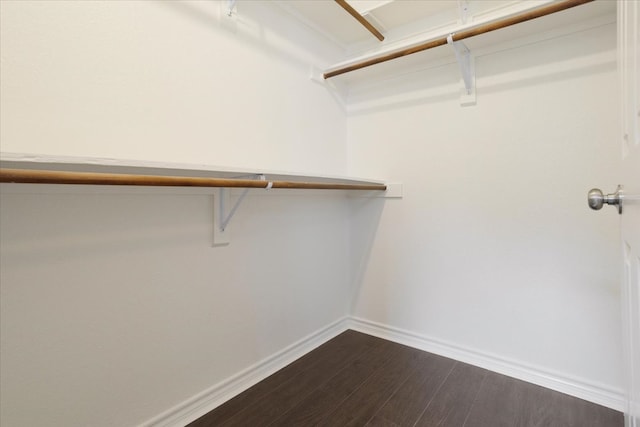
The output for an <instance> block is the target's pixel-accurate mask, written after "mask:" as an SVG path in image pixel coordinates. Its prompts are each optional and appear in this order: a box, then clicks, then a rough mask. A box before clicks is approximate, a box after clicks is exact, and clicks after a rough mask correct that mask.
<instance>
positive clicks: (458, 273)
mask: <svg viewBox="0 0 640 427" xmlns="http://www.w3.org/2000/svg"><path fill="white" fill-rule="evenodd" d="M497 50H498V52H496V53H493V54H487V55H484V56H481V57H479V58H477V60H476V69H477V87H478V89H477V105H476V106H473V107H461V106H460V105H459V98H458V93H459V89H460V83H459V73H458V70H457V65H455V64H450V65H445V66H441V67H437V68H433V69H430V70H425V71H422V72H419V73H415V74H410V75H403V76H402V77H401V78H400V79H397V80H396V81H393V80H387V81H384V84H383V85H380V86H370V87H367V88H360V89H356V90H354V91H353V93H352V96H351V99H350V105H351V108H352V113H351V115H350V117H349V121H348V134H349V137H348V146H349V149H348V150H349V167H350V169H349V172H350V173H352V174H355V175H359V174H360V175H371V176H379V177H381V178H387V179H389V180H391V181H400V182H403V184H404V198H403V199H402V200H399V201H388V202H387V203H386V204H385V206H384V209H383V211H382V213H379V212H372V211H368V210H366V209H361V208H357V209H354V210H353V213H354V216H353V217H352V229H353V230H354V236H355V237H356V241H357V239H371V237H370V236H367V233H366V232H364V231H362V228H363V227H365V228H366V227H368V225H367V224H368V223H370V221H372V217H376V216H378V215H379V216H380V224H379V227H378V228H377V234H376V237H375V239H374V241H373V244H372V247H371V249H370V251H369V252H366V251H365V252H362V253H358V252H357V251H356V252H355V254H354V256H356V257H358V259H359V261H358V262H355V264H354V265H355V266H356V268H359V269H360V271H359V272H358V273H357V274H356V275H355V276H356V278H358V277H360V278H361V280H360V282H359V283H356V287H357V289H356V293H355V295H354V301H353V314H354V316H356V317H358V318H362V319H365V320H368V321H371V322H378V323H381V324H384V325H388V326H391V327H394V328H400V329H403V330H405V331H408V332H411V333H414V334H419V335H422V336H424V337H426V338H427V339H433V340H436V341H443V342H446V343H448V344H450V345H451V346H453V347H457V348H463V349H466V350H470V351H471V352H478V353H480V354H483V355H493V356H497V357H498V358H499V359H507V360H510V361H511V362H516V363H518V364H520V363H521V364H523V365H525V366H531V367H534V368H535V369H537V370H538V372H543V373H544V372H551V373H554V374H557V375H558V376H559V377H560V378H562V377H565V378H570V379H572V380H577V382H578V383H580V382H583V383H584V384H586V385H588V386H593V387H596V388H601V390H610V391H612V392H613V393H614V394H615V393H616V392H618V393H619V391H620V389H621V386H622V378H621V370H620V364H621V359H620V358H621V351H620V348H621V344H620V315H619V313H620V307H619V291H620V290H619V283H620V280H619V272H618V270H619V240H618V238H619V235H618V233H619V231H618V221H619V219H618V215H617V213H615V211H614V210H613V209H604V210H603V211H601V212H593V211H590V210H589V209H588V208H587V204H586V194H587V191H588V190H589V189H590V188H592V187H595V186H598V187H601V188H603V189H607V190H611V191H613V189H615V187H616V184H618V182H617V176H616V170H617V166H618V165H619V148H618V144H617V141H618V137H617V132H618V129H619V128H618V124H619V122H618V114H619V113H618V110H617V107H618V98H617V95H616V90H617V86H616V84H617V83H616V71H615V59H616V55H615V25H614V24H609V25H605V26H602V27H599V28H595V29H592V30H588V31H583V32H578V33H576V34H573V35H569V36H564V37H561V38H557V39H552V40H549V41H543V42H538V43H532V44H528V45H524V46H521V47H518V48H511V49H509V48H506V49H505V50H499V49H497ZM362 224H365V225H362ZM359 236H362V237H359ZM363 245H364V244H363Z"/></svg>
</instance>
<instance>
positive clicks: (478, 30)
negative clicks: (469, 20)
mask: <svg viewBox="0 0 640 427" xmlns="http://www.w3.org/2000/svg"><path fill="white" fill-rule="evenodd" d="M592 1H594V0H564V1H559V2H555V3H551V4H549V5H546V6H542V7H540V8H537V9H534V10H530V11H526V12H522V13H520V14H517V15H514V16H511V17H508V18H503V19H498V20H496V21H493V22H489V23H486V24H481V25H478V26H476V27H472V28H468V29H466V30H462V31H460V32H457V33H453V41H459V40H463V39H466V38H469V37H473V36H477V35H479V34H484V33H488V32H491V31H495V30H499V29H500V28H505V27H509V26H511V25H515V24H519V23H521V22H525V21H529V20H531V19H535V18H540V17H542V16H546V15H550V14H552V13H556V12H560V11H563V10H565V9H570V8H572V7H575V6H579V5H581V4H585V3H590V2H592ZM447 37H448V35H447V36H443V37H440V38H437V39H433V40H429V41H426V42H424V43H421V44H418V45H415V46H412V47H408V48H404V49H400V50H396V51H393V52H390V53H386V54H384V55H380V56H377V57H374V58H371V59H367V60H365V61H362V62H357V63H355V64H351V65H348V66H346V67H343V68H338V69H335V70H332V71H327V72H326V73H324V74H323V76H324V78H325V79H329V78H331V77H335V76H339V75H340V74H344V73H348V72H351V71H355V70H359V69H361V68H365V67H369V66H371V65H375V64H380V63H381V62H386V61H391V60H392V59H396V58H401V57H403V56H407V55H411V54H413V53H418V52H422V51H424V50H428V49H431V48H434V47H438V46H444V45H446V44H447Z"/></svg>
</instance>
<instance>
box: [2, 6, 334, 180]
mask: <svg viewBox="0 0 640 427" xmlns="http://www.w3.org/2000/svg"><path fill="white" fill-rule="evenodd" d="M222 4H226V2H223V1H220V2H218V1H209V0H206V1H146V0H142V1H124V2H111V1H92V2H77V1H47V2H41V1H3V2H2V4H1V7H2V16H1V19H2V20H1V21H0V23H1V24H2V25H1V33H0V39H1V43H2V53H1V54H2V80H1V87H0V89H1V91H2V98H1V104H0V107H1V108H0V110H1V112H0V114H1V115H0V119H1V120H2V125H3V126H2V129H1V133H0V136H1V138H2V151H4V152H20V153H24V152H27V153H37V154H40V153H42V154H49V155H65V156H88V157H115V158H119V159H141V160H146V161H161V162H177V163H208V164H214V165H222V166H227V167H243V168H260V169H272V170H283V171H302V172H307V173H312V172H315V173H323V174H340V173H344V171H345V168H346V158H345V147H344V141H345V118H344V114H343V112H342V111H341V109H340V108H338V106H337V105H336V103H335V101H334V99H333V98H332V97H331V96H330V94H328V93H327V91H326V90H325V88H323V87H321V86H320V85H317V84H313V83H311V82H310V81H309V70H310V68H311V66H316V67H322V66H324V65H325V64H327V63H331V62H335V61H336V59H337V58H339V57H340V55H341V52H340V51H339V50H338V49H337V48H335V47H334V46H333V45H329V44H327V43H325V42H324V40H323V39H321V38H320V37H319V36H316V35H314V34H312V33H311V32H310V31H307V30H306V28H304V27H303V26H302V25H301V24H298V23H296V21H295V20H294V19H291V17H290V16H288V15H287V14H286V13H278V8H277V7H274V6H272V5H269V4H268V3H265V2H238V5H237V8H238V14H237V20H236V21H235V22H236V24H235V25H236V26H235V29H233V28H232V26H231V25H230V24H229V22H234V21H233V20H229V19H228V18H227V17H226V16H224V15H223V14H220V11H221V5H222ZM293 34H295V37H292V35H293Z"/></svg>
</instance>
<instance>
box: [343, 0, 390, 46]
mask: <svg viewBox="0 0 640 427" xmlns="http://www.w3.org/2000/svg"><path fill="white" fill-rule="evenodd" d="M336 3H338V4H339V5H340V6H341V7H342V8H343V9H344V10H346V11H347V12H349V15H351V16H353V17H354V18H356V20H357V21H358V22H359V23H361V24H362V26H364V27H365V28H366V29H367V30H369V32H370V33H371V34H373V35H374V36H375V38H377V39H378V40H380V41H383V40H384V36H383V35H382V33H381V32H380V31H378V29H377V28H376V27H374V26H373V24H371V22H369V21H367V19H366V18H365V17H364V16H362V15H361V14H360V12H358V11H357V10H355V9H354V8H353V7H351V5H350V4H349V3H347V2H346V0H336Z"/></svg>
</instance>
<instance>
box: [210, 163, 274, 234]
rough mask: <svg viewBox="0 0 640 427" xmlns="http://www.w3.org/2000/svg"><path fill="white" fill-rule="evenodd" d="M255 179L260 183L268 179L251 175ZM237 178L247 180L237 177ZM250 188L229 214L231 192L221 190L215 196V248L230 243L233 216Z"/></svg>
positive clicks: (243, 193)
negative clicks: (230, 224) (230, 227)
mask: <svg viewBox="0 0 640 427" xmlns="http://www.w3.org/2000/svg"><path fill="white" fill-rule="evenodd" d="M250 176H251V177H253V178H257V179H259V180H260V181H265V180H266V178H265V176H264V175H262V174H257V175H250ZM236 178H246V177H240V176H237V177H236ZM269 184H271V183H269ZM266 188H267V189H269V188H271V186H270V185H269V186H267V187H266ZM249 190H250V189H249V188H245V189H244V191H243V192H242V194H240V197H238V200H236V202H235V204H234V205H233V206H232V207H231V209H230V210H229V212H228V213H227V206H229V205H230V197H229V193H230V190H229V189H228V188H219V189H218V190H217V192H216V194H214V196H213V228H214V230H213V246H225V245H228V244H229V243H230V241H231V240H230V236H229V222H230V221H231V218H233V215H235V213H236V211H237V210H238V208H239V207H240V205H241V204H242V201H243V200H244V198H245V197H246V196H247V193H249Z"/></svg>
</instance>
